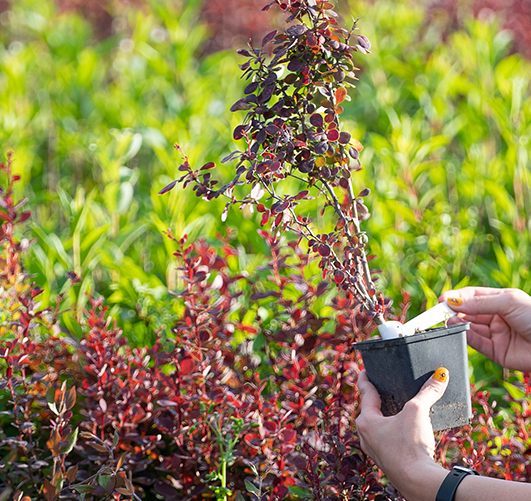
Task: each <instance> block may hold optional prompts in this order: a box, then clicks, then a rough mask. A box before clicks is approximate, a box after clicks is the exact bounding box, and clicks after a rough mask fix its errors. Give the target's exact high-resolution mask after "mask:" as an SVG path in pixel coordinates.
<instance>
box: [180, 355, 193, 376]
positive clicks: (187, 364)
mask: <svg viewBox="0 0 531 501" xmlns="http://www.w3.org/2000/svg"><path fill="white" fill-rule="evenodd" d="M179 369H180V371H181V373H182V374H188V373H190V372H192V371H193V370H194V361H193V360H192V357H184V358H183V359H182V360H181V362H180V363H179Z"/></svg>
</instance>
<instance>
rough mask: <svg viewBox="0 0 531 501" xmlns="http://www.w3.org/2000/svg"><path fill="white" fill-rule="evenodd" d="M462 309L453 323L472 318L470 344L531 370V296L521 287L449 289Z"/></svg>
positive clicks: (510, 366) (493, 357)
mask: <svg viewBox="0 0 531 501" xmlns="http://www.w3.org/2000/svg"><path fill="white" fill-rule="evenodd" d="M445 300H446V301H448V304H449V305H450V307H451V308H452V309H453V310H455V311H456V312H458V318H456V317H453V318H452V319H450V321H449V323H450V324H452V323H454V324H455V323H457V322H458V321H459V320H458V319H460V320H462V321H464V322H470V330H469V331H468V333H467V338H468V344H469V345H470V346H471V347H472V348H474V349H475V350H477V351H479V352H480V353H483V354H484V355H486V356H487V357H489V358H490V359H491V360H494V361H495V362H497V363H499V364H500V365H502V366H503V367H507V368H508V369H513V370H520V371H524V372H530V371H531V297H530V296H529V295H528V294H526V293H525V292H523V291H521V290H519V289H491V288H489V287H464V288H463V289H459V290H456V291H448V292H445V293H444V294H442V295H441V297H440V298H439V301H445Z"/></svg>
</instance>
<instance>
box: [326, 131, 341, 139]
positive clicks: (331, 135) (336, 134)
mask: <svg viewBox="0 0 531 501" xmlns="http://www.w3.org/2000/svg"><path fill="white" fill-rule="evenodd" d="M326 137H327V138H328V140H329V141H337V140H338V139H339V132H338V131H337V129H331V130H329V131H328V132H327V133H326Z"/></svg>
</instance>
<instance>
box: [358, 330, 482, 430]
mask: <svg viewBox="0 0 531 501" xmlns="http://www.w3.org/2000/svg"><path fill="white" fill-rule="evenodd" d="M469 326H470V325H469V324H459V325H453V326H451V327H441V328H437V329H430V330H427V331H425V332H421V333H419V334H414V335H412V336H406V337H400V338H396V339H387V340H385V339H370V340H368V341H362V342H359V343H356V344H355V345H354V346H355V348H356V349H357V350H359V351H360V352H361V356H362V358H363V364H364V365H365V370H366V371H367V376H368V377H369V380H370V381H371V383H372V384H373V385H374V386H376V389H377V390H378V393H379V394H380V397H381V399H382V407H381V409H382V413H383V415H384V416H393V415H394V414H397V413H398V412H400V411H401V410H402V408H403V407H404V404H405V403H406V402H407V401H408V400H410V399H411V398H413V397H414V396H415V395H416V394H417V393H418V391H419V390H420V388H421V387H422V385H423V384H424V383H425V382H426V381H427V380H428V379H429V378H430V377H431V376H432V374H433V373H434V372H435V371H436V370H437V369H438V368H439V367H446V368H447V369H448V370H449V372H450V381H449V383H448V388H447V389H446V392H445V393H444V395H443V396H442V398H441V399H440V400H439V401H438V402H437V403H436V404H435V405H433V407H432V408H431V411H430V412H431V414H430V417H431V422H432V425H433V429H434V430H436V431H437V430H446V429H449V428H456V427H458V426H463V425H465V424H468V423H469V422H470V419H471V418H472V405H471V401H470V383H469V378H468V354H467V344H466V331H467V330H468V329H469Z"/></svg>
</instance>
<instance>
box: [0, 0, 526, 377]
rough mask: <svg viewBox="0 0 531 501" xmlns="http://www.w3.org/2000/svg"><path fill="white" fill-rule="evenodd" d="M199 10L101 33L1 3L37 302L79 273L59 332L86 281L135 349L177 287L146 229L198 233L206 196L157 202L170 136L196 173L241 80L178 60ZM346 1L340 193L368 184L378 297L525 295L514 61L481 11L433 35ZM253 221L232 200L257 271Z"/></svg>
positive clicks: (388, 9) (0, 102) (12, 136)
mask: <svg viewBox="0 0 531 501" xmlns="http://www.w3.org/2000/svg"><path fill="white" fill-rule="evenodd" d="M199 3H200V2H198V1H192V2H170V1H166V0H152V1H151V2H149V7H144V9H143V10H140V9H138V8H137V7H134V6H129V7H127V8H124V9H123V10H122V11H121V12H118V13H117V14H116V19H115V22H114V26H115V31H116V33H115V35H114V36H113V37H111V38H110V39H108V40H106V41H104V42H97V41H96V40H95V37H94V35H93V32H92V28H91V27H90V25H89V24H88V23H87V22H86V21H85V20H83V19H80V18H79V17H77V16H76V15H74V14H71V13H70V14H59V13H58V12H57V11H56V10H55V8H54V6H53V3H52V2H51V1H50V0H46V1H43V2H39V3H35V2H32V1H29V0H21V1H19V2H15V3H14V5H13V8H12V10H11V11H10V12H9V14H3V17H2V21H1V22H2V23H3V25H4V27H5V26H8V27H9V29H8V30H6V29H4V30H2V31H1V32H0V40H1V41H2V44H0V140H1V142H2V146H3V148H4V149H5V150H6V149H8V148H12V149H14V150H15V151H16V163H15V168H16V171H17V172H20V173H21V174H22V180H23V185H24V187H23V190H24V192H25V194H27V195H28V196H29V197H30V202H31V205H32V206H33V207H34V208H35V210H36V215H35V218H34V223H33V226H32V230H31V235H27V236H28V237H30V236H31V237H32V238H35V239H36V240H37V242H36V245H34V246H32V250H31V252H32V256H31V259H30V260H28V264H29V272H31V273H33V274H35V276H36V277H37V278H36V280H37V282H38V283H39V284H40V285H41V286H42V287H43V289H44V290H45V292H44V294H43V300H44V303H45V304H47V303H51V304H53V300H54V297H53V296H54V295H55V294H57V293H59V292H60V291H61V288H62V287H63V286H65V284H66V279H65V278H64V274H65V272H66V271H68V270H75V271H76V272H77V273H78V274H79V275H80V276H81V277H82V279H83V280H82V281H81V282H80V284H77V285H76V286H75V287H73V288H72V289H70V290H69V291H68V293H67V294H68V298H67V300H68V301H67V303H68V304H70V305H71V306H72V307H73V308H72V310H71V311H70V312H67V313H65V314H64V319H63V320H64V323H65V326H66V327H67V328H68V329H69V330H71V331H72V332H73V333H76V325H77V322H75V321H74V317H75V316H79V315H80V313H79V308H80V307H81V306H83V304H84V303H85V301H86V296H85V292H86V291H87V290H89V289H90V288H91V287H95V288H96V290H98V292H100V293H102V294H103V295H104V296H105V297H107V298H108V299H109V301H110V303H111V304H112V305H114V308H113V310H112V313H113V314H114V316H115V317H117V318H118V321H119V323H120V325H121V326H123V327H124V329H125V332H126V333H127V335H128V337H129V338H130V339H131V340H132V341H133V342H134V343H142V342H144V341H149V338H150V336H151V334H150V332H152V331H153V329H152V327H157V326H167V324H168V322H169V319H170V318H171V317H172V315H173V314H174V313H175V312H176V311H171V309H172V308H173V309H178V308H179V306H178V305H177V304H175V303H172V306H171V308H169V309H168V306H167V304H169V303H168V302H167V299H168V298H169V295H168V290H176V289H179V288H180V286H181V284H180V283H179V280H178V273H177V271H176V270H175V267H174V264H173V263H172V261H171V259H170V258H169V256H170V257H171V254H172V252H174V251H175V248H174V243H173V242H172V241H171V240H170V239H167V238H165V236H164V232H165V231H166V230H167V228H171V229H172V231H173V232H174V234H175V235H178V236H179V235H181V234H184V233H188V234H190V238H191V239H194V238H195V237H197V236H198V235H204V236H206V237H207V238H209V239H210V241H212V242H215V241H216V239H217V236H216V234H217V231H218V230H219V229H220V222H219V219H218V218H219V216H220V215H221V211H222V207H221V205H220V204H218V205H216V203H217V202H213V203H212V205H207V204H204V203H203V202H201V201H199V200H198V199H197V198H196V197H194V196H193V194H191V193H187V192H183V191H181V190H174V191H173V192H172V193H171V194H169V195H168V196H166V197H157V196H156V192H157V191H158V190H160V189H161V188H162V187H163V186H165V185H166V184H167V183H168V182H169V181H171V180H172V179H175V177H176V175H177V167H178V162H179V160H180V159H179V157H178V156H177V155H176V154H174V152H173V151H172V148H171V146H172V144H173V143H174V142H179V143H180V144H181V146H182V147H183V149H184V150H185V151H186V152H187V153H188V154H189V156H190V161H191V163H193V164H196V165H201V164H202V163H204V162H206V161H210V160H214V161H215V160H218V159H219V158H220V157H222V156H224V155H225V154H226V153H228V152H230V151H231V150H234V149H236V146H235V145H233V144H232V140H231V139H230V138H231V136H232V133H231V131H232V130H233V128H234V127H235V126H236V125H237V124H238V120H239V119H240V117H238V116H233V115H232V114H229V113H228V112H227V110H228V108H229V107H230V105H231V104H232V103H233V102H234V101H235V100H236V99H237V98H238V97H239V96H240V95H241V90H242V88H243V85H244V84H243V83H242V82H240V80H239V70H238V68H237V63H238V62H241V61H240V60H239V59H238V56H236V55H235V54H233V53H219V54H214V55H212V56H209V57H207V58H203V59H201V58H199V57H197V54H198V49H199V48H200V47H201V44H202V43H203V42H204V41H205V40H206V38H207V32H206V30H205V28H204V27H203V26H202V25H201V22H200V19H199V7H200V5H199ZM350 10H351V12H352V14H353V15H355V16H356V17H357V16H358V15H360V16H362V18H361V20H360V26H361V27H362V29H363V33H364V34H367V36H368V37H369V38H370V39H371V41H372V42H373V47H372V49H371V50H372V54H370V55H368V56H366V57H364V58H363V60H361V59H360V61H358V62H359V64H363V67H362V71H361V73H360V75H359V76H360V81H359V85H358V89H357V91H356V97H355V99H354V100H353V101H352V102H350V103H344V104H345V112H344V113H343V114H342V120H343V121H344V125H345V129H346V130H349V131H350V132H351V133H352V134H353V136H354V137H357V138H359V139H360V140H361V141H362V143H363V145H364V146H365V148H364V150H363V152H362V154H361V160H362V163H363V167H364V168H363V170H362V171H361V173H359V175H357V176H356V177H355V180H356V183H359V186H357V187H355V188H358V187H359V188H360V189H361V188H364V187H366V186H369V187H370V188H371V189H372V195H371V197H370V200H369V201H368V204H369V208H370V210H371V213H372V218H371V219H370V220H369V222H368V223H367V226H368V228H367V229H368V231H369V232H370V234H371V244H370V245H371V249H370V250H371V252H372V253H374V254H376V255H378V260H376V261H373V264H375V266H376V267H379V268H382V270H383V273H382V275H381V279H380V282H379V288H380V289H381V290H383V291H385V293H386V294H387V295H389V296H391V297H392V298H393V299H394V300H395V303H396V302H398V301H399V300H400V298H401V291H402V289H406V290H408V292H410V294H411V297H412V302H413V306H412V309H411V310H412V314H416V313H418V312H419V311H420V309H421V308H423V307H424V306H430V305H431V304H432V303H433V302H434V301H435V298H436V297H437V296H438V295H439V294H440V293H441V292H442V291H443V290H447V289H449V288H451V287H460V286H463V285H466V284H481V285H490V286H504V287H506V286H513V287H520V288H523V289H524V290H529V288H530V285H531V283H530V280H531V278H530V276H529V268H528V256H529V255H530V250H531V248H530V247H531V243H530V239H529V227H528V219H529V218H528V217H527V214H528V211H529V204H530V203H531V202H530V200H531V197H530V196H529V194H530V193H529V174H528V169H529V153H528V151H529V146H528V144H529V139H530V134H531V127H530V125H531V105H530V104H529V103H530V102H531V100H530V99H529V94H530V90H529V82H528V78H527V75H528V74H529V72H530V70H531V68H530V63H529V62H528V61H526V60H524V59H522V58H521V56H519V55H508V54H509V47H510V39H509V37H508V34H507V32H503V31H500V30H499V27H498V26H497V25H496V23H495V22H494V23H489V22H479V21H475V20H472V19H471V20H470V21H469V22H468V24H467V26H466V29H465V30H462V31H458V32H455V33H453V34H451V35H450V36H449V38H448V39H447V40H443V38H442V34H441V33H442V27H439V26H438V25H437V24H431V25H427V24H426V19H425V16H426V15H425V11H424V10H423V9H422V8H421V7H420V6H419V5H417V4H416V3H414V2H411V1H408V0H402V1H400V2H390V1H386V0H379V1H377V2H373V3H369V2H361V1H360V2H352V4H351V5H350ZM227 169H230V166H229V167H227ZM226 179H227V180H228V179H230V174H229V171H228V170H227V172H226ZM315 206H316V205H315V204H313V203H311V202H308V203H307V210H308V214H309V215H310V216H312V217H314V218H315V219H316V221H317V223H318V225H321V227H322V229H323V230H326V229H327V228H330V227H331V225H332V224H333V222H332V221H331V219H327V217H326V216H325V218H321V217H320V216H319V215H318V214H316V211H315ZM258 222H259V215H257V214H256V213H254V214H251V213H249V212H248V211H232V212H231V214H230V215H229V219H228V221H227V223H226V224H227V225H228V226H230V227H233V228H237V232H238V233H237V238H238V241H239V243H240V249H239V250H240V255H239V256H238V257H234V258H233V260H232V262H233V265H234V269H247V270H248V271H250V272H252V271H253V270H254V269H255V268H256V266H257V265H259V264H260V263H261V261H262V259H263V258H262V257H261V256H262V254H263V251H264V249H265V246H264V242H263V241H262V239H261V238H260V237H259V236H258V235H257V234H256V231H255V229H256V227H257V225H258ZM312 271H313V270H312ZM65 304H66V303H65ZM480 372H481V371H480Z"/></svg>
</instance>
